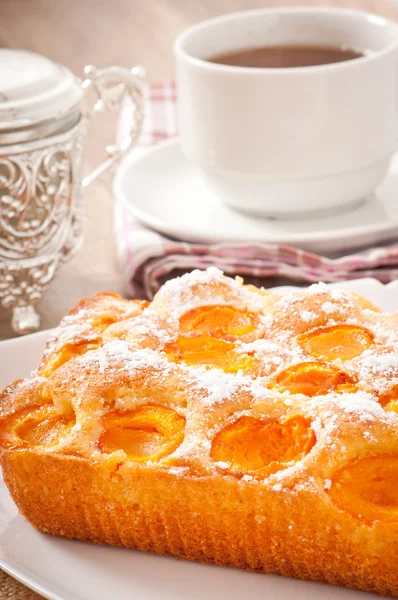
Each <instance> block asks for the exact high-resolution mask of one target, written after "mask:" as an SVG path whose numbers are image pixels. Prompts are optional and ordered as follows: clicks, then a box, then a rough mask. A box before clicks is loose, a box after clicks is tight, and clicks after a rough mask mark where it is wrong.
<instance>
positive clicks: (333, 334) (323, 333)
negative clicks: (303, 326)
mask: <svg viewBox="0 0 398 600" xmlns="http://www.w3.org/2000/svg"><path fill="white" fill-rule="evenodd" d="M297 341H298V343H299V344H300V346H301V348H302V349H303V350H305V352H307V353H308V354H311V356H314V357H315V358H321V359H324V360H335V359H336V358H341V359H342V360H347V359H350V358H354V357H355V356H359V355H360V354H362V352H364V351H365V350H366V349H367V348H369V346H370V345H371V344H372V343H373V334H372V333H371V332H370V331H368V330H367V329H365V328H364V327H360V326H358V325H334V326H332V327H320V328H319V329H315V331H311V332H309V333H304V334H302V335H300V336H299V337H298V340H297Z"/></svg>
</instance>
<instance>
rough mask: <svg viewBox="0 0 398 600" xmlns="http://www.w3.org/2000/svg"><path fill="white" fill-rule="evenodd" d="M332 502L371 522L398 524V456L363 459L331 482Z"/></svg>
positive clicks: (344, 469)
mask: <svg viewBox="0 0 398 600" xmlns="http://www.w3.org/2000/svg"><path fill="white" fill-rule="evenodd" d="M329 494H330V497H331V498H332V500H333V502H334V503H335V504H336V505H337V506H338V507H339V508H341V509H342V510H345V511H347V512H348V513H350V514H351V515H353V516H354V517H358V518H361V519H364V520H366V521H368V522H372V521H384V522H386V523H397V522H398V454H395V455H394V454H391V455H387V454H383V455H379V456H370V457H367V458H362V459H359V460H356V461H353V462H352V463H350V464H348V465H346V466H345V467H343V468H342V469H340V471H338V472H337V473H336V474H335V476H334V477H333V478H332V485H331V488H330V491H329Z"/></svg>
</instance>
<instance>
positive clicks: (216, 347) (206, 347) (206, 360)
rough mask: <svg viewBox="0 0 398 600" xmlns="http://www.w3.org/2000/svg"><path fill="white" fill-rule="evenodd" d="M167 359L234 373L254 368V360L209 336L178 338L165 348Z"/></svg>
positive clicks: (233, 347)
mask: <svg viewBox="0 0 398 600" xmlns="http://www.w3.org/2000/svg"><path fill="white" fill-rule="evenodd" d="M165 350H166V354H167V356H168V358H169V359H170V360H172V361H174V362H182V361H183V362H185V363H186V364H188V365H196V366H200V365H205V366H208V367H216V368H218V369H223V370H224V371H225V372H227V373H236V372H237V371H240V370H241V369H243V370H246V369H250V368H251V367H253V366H255V364H256V359H255V358H254V357H253V356H251V355H249V354H245V353H240V352H237V351H236V350H235V344H233V343H232V342H229V341H226V340H221V339H217V338H213V337H212V336H210V335H206V334H205V335H199V336H190V337H187V336H180V337H179V338H178V339H177V340H176V341H175V342H172V343H170V344H167V345H166V347H165Z"/></svg>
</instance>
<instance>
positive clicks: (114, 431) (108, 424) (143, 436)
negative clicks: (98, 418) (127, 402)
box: [99, 404, 185, 462]
mask: <svg viewBox="0 0 398 600" xmlns="http://www.w3.org/2000/svg"><path fill="white" fill-rule="evenodd" d="M103 428H104V430H103V433H102V435H101V437H100V439H99V448H100V450H101V451H102V452H105V453H108V454H109V453H112V452H115V451H116V450H123V451H124V452H125V453H126V454H127V457H128V459H129V460H132V461H135V462H147V461H149V460H158V459H159V458H162V457H163V456H166V455H168V454H171V453H172V452H174V450H176V448H178V446H179V445H180V444H181V442H182V441H183V439H184V430H185V418H184V417H183V416H181V415H179V414H178V413H177V412H176V411H174V410H172V409H171V408H167V407H165V406H160V405H157V404H145V405H142V406H138V407H137V408H135V409H134V410H130V411H125V412H118V411H115V412H112V413H108V414H107V415H105V417H104V419H103Z"/></svg>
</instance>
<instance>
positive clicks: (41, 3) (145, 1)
mask: <svg viewBox="0 0 398 600" xmlns="http://www.w3.org/2000/svg"><path fill="white" fill-rule="evenodd" d="M289 4H290V5H291V4H296V5H299V4H300V5H302V4H318V5H323V6H327V5H334V6H339V7H343V6H345V7H351V8H360V9H364V10H368V11H372V12H375V13H379V14H382V15H385V16H388V17H390V18H393V19H396V20H398V3H397V4H396V5H394V3H393V2H390V1H388V0H329V1H328V0H312V1H308V0H307V1H306V0H290V1H289V0H288V1H285V0H201V1H200V2H199V1H198V0H156V1H154V0H153V1H149V0H113V1H112V2H98V0H69V1H68V2H66V1H65V0H34V1H32V0H1V2H0V44H1V45H2V46H7V47H12V48H26V49H30V50H34V51H36V52H39V53H42V54H45V55H47V56H48V57H50V58H51V59H53V60H55V61H58V62H60V63H63V64H65V65H66V66H68V67H69V68H70V69H71V70H72V71H73V72H74V73H76V74H77V75H81V74H82V73H83V67H84V66H85V65H86V64H90V63H94V64H96V65H98V66H105V65H111V64H119V65H123V66H126V67H131V66H133V65H134V64H142V65H144V66H145V67H146V69H147V73H148V78H149V80H151V81H154V80H164V79H170V78H172V77H173V75H174V66H173V57H172V51H171V48H172V42H173V39H174V38H175V36H176V35H177V34H178V33H179V32H180V31H182V30H183V29H184V28H186V27H188V26H189V25H191V24H193V23H196V22H198V21H201V20H204V19H207V18H210V17H213V16H217V15H220V14H223V13H225V12H232V11H235V10H242V9H249V8H261V7H264V6H282V5H289ZM111 125H112V124H111V123H110V122H109V123H107V126H106V127H105V128H103V127H102V126H101V128H99V129H100V130H96V131H94V132H91V138H90V140H89V143H88V145H87V158H88V160H87V162H88V164H93V163H94V162H95V161H97V160H99V158H100V153H99V152H98V148H99V147H101V145H104V144H105V143H107V142H109V141H110V139H111V136H112V127H111ZM85 206H86V215H87V217H86V226H85V236H86V237H85V243H84V246H83V249H82V250H81V252H80V253H79V254H78V255H77V256H76V257H75V258H74V259H73V260H72V261H71V262H70V263H69V264H67V265H66V266H64V267H63V268H62V270H61V271H60V272H59V274H58V276H57V278H56V280H55V281H54V282H53V284H52V286H51V288H50V289H49V290H48V291H47V293H46V294H45V296H44V298H43V300H42V301H41V303H40V304H39V307H38V310H39V312H40V314H41V317H42V326H43V328H48V327H53V326H54V325H56V324H57V323H58V321H59V320H60V318H61V316H62V315H64V314H65V313H66V311H67V310H68V309H69V308H70V307H71V306H73V305H74V304H75V303H76V302H77V300H79V299H80V298H81V297H82V296H87V295H89V294H92V293H94V292H96V291H99V290H112V291H116V292H119V293H123V286H122V280H121V277H120V274H119V272H118V267H117V263H116V256H115V245H114V237H113V223H112V210H113V204H112V195H111V191H110V182H109V181H105V182H103V183H102V184H101V185H97V187H96V189H94V190H92V191H90V192H89V193H88V195H87V197H86V199H85ZM11 335H12V331H11V328H10V325H9V314H6V312H5V311H3V312H0V339H2V338H7V337H10V336H11ZM0 368H1V367H0ZM49 568H51V566H50V565H49ZM20 598H23V599H24V600H33V599H34V598H35V599H37V598H38V596H37V595H36V594H34V593H33V592H29V591H28V590H27V589H26V588H24V587H23V586H21V585H20V584H18V583H16V582H14V580H12V579H11V578H9V577H8V576H6V575H5V574H4V573H1V572H0V600H6V599H7V600H10V599H12V600H17V599H18V600H19V599H20Z"/></svg>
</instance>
